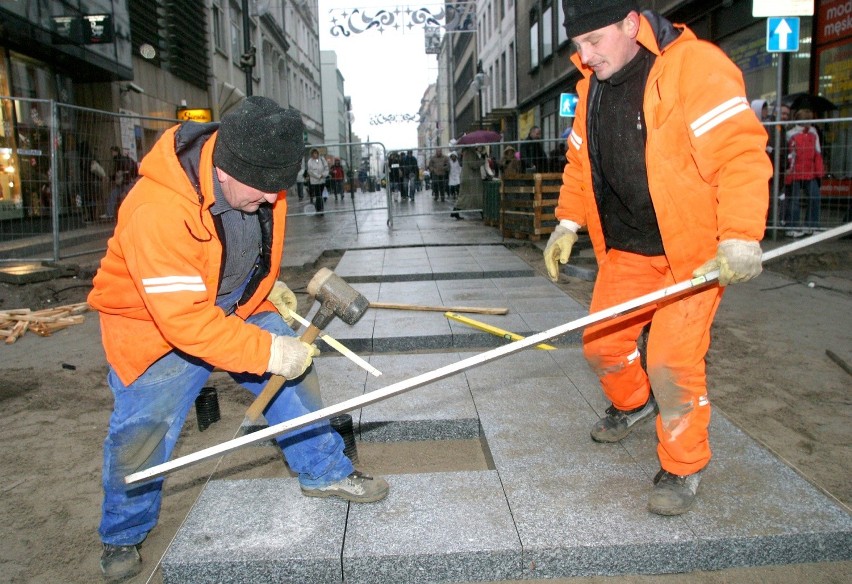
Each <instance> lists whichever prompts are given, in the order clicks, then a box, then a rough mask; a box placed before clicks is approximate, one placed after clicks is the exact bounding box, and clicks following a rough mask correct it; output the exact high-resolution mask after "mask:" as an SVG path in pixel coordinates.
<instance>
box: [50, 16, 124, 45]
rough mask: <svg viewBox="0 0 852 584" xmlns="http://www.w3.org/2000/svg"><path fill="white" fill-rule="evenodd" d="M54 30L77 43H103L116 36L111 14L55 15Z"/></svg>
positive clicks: (60, 35) (111, 40)
mask: <svg viewBox="0 0 852 584" xmlns="http://www.w3.org/2000/svg"><path fill="white" fill-rule="evenodd" d="M53 32H54V33H56V35H57V36H59V37H61V38H62V39H65V40H67V41H69V42H70V43H72V44H75V45H101V44H104V43H111V42H113V40H114V38H115V33H114V29H113V23H112V15H111V14H85V15H83V16H54V17H53Z"/></svg>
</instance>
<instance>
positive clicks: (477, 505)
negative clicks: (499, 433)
mask: <svg viewBox="0 0 852 584" xmlns="http://www.w3.org/2000/svg"><path fill="white" fill-rule="evenodd" d="M390 480H391V484H392V486H391V491H390V494H389V495H388V497H387V499H385V500H384V501H381V502H379V503H377V504H374V505H357V506H355V505H353V506H352V508H351V510H350V512H349V519H348V521H347V526H346V543H345V546H344V548H343V577H344V579H345V581H346V582H358V583H359V584H360V583H363V584H398V583H400V582H418V583H419V582H473V581H493V580H513V579H519V578H521V577H522V566H521V544H520V541H519V540H518V534H517V532H516V531H515V526H514V522H513V521H512V515H511V512H510V510H509V507H508V505H506V498H505V495H504V492H503V488H502V486H501V483H500V477H499V476H498V473H496V472H495V471H479V472H447V473H430V474H424V475H395V476H393V477H391V479H390Z"/></svg>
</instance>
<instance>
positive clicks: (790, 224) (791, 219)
mask: <svg viewBox="0 0 852 584" xmlns="http://www.w3.org/2000/svg"><path fill="white" fill-rule="evenodd" d="M787 187H788V188H787V200H786V201H785V202H786V203H787V206H786V213H785V215H786V217H785V219H786V221H785V225H786V227H787V229H794V228H796V227H799V226H800V225H799V218H800V216H801V212H802V209H801V202H800V201H801V200H802V199H803V198H804V200H805V202H806V203H807V211H806V215H805V221H804V223H803V225H802V226H803V227H810V228H814V227H819V216H820V202H821V201H820V193H819V182H817V180H816V179H811V180H796V181H793V183H792V184H790V185H787Z"/></svg>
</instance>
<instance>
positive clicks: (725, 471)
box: [466, 350, 852, 578]
mask: <svg viewBox="0 0 852 584" xmlns="http://www.w3.org/2000/svg"><path fill="white" fill-rule="evenodd" d="M572 353H573V358H574V359H575V360H579V359H581V358H582V357H581V355H580V353H579V351H570V350H560V351H558V352H550V353H549V354H548V355H547V356H548V357H551V358H553V359H555V360H557V361H558V362H560V363H565V362H566V361H567V360H568V358H566V357H570V356H571V354H572ZM563 355H564V357H563ZM576 365H577V367H575V368H573V369H574V370H576V371H580V369H581V367H580V366H579V363H577V364H576ZM558 369H560V370H561V369H563V367H560V368H558ZM527 374H528V378H527V379H523V378H521V377H520V376H518V377H517V378H513V379H505V380H503V384H502V386H501V384H500V383H495V382H493V381H491V382H487V378H486V379H476V378H474V377H472V376H470V375H469V374H466V376H468V380H469V383H470V386H471V392H472V394H473V396H474V401H475V403H476V407H477V412H478V413H479V416H480V421H481V424H482V427H483V432H484V433H485V439H486V441H487V443H488V446H489V448H490V451H491V455H492V457H493V460H494V463H495V467H496V468H497V470H498V472H500V476H501V479H502V480H503V485H504V487H505V489H506V495H507V498H508V500H509V505H510V507H511V508H512V514H513V517H514V519H515V523H516V526H517V528H518V532H519V534H520V537H521V541H522V543H523V546H524V566H525V567H529V566H535V568H534V570H531V571H530V573H529V574H527V577H537V578H555V577H571V576H580V575H583V576H588V575H616V574H627V573H639V574H641V573H670V572H681V571H694V570H718V569H722V568H727V567H734V566H746V565H763V564H784V563H789V562H791V561H792V562H813V561H830V560H842V559H849V557H850V556H852V553H850V549H852V548H850V545H849V544H850V543H852V518H850V516H849V514H848V513H847V512H846V511H845V510H844V509H842V508H841V507H839V506H838V505H837V504H836V503H834V502H833V501H832V500H830V499H829V498H827V497H826V496H825V495H824V494H822V493H821V492H820V491H819V490H818V489H816V488H815V487H814V486H812V485H811V484H810V483H808V482H807V481H806V480H804V479H803V478H801V477H800V476H798V475H797V474H796V473H795V472H794V471H793V470H791V469H790V468H789V467H787V466H786V465H784V464H783V463H782V462H781V461H779V460H778V459H776V458H775V457H774V456H772V455H771V454H770V453H768V452H766V451H765V450H763V449H762V448H760V447H759V446H758V445H757V444H756V443H754V442H753V441H752V440H751V439H750V438H749V437H748V436H746V435H745V434H744V433H743V432H742V431H741V430H739V429H737V428H736V427H735V426H734V425H733V424H732V423H731V422H730V421H729V420H727V419H726V418H725V417H724V416H723V415H722V414H721V413H719V412H715V413H714V415H713V420H712V422H711V428H710V433H711V444H712V446H713V449H714V459H713V460H712V461H711V463H710V465H709V466H708V467H707V469H706V470H705V472H704V476H703V480H702V485H701V489H700V497H699V498H698V499H697V500H696V504H695V506H694V507H693V509H692V510H691V511H690V512H689V513H687V514H685V515H683V516H680V517H674V518H664V517H659V516H656V515H654V514H652V513H649V512H648V511H647V510H646V508H645V506H646V502H647V498H648V494H649V493H650V491H651V488H652V477H653V476H654V474H655V473H656V472H657V470H658V469H659V462H658V460H657V456H656V432H655V428H654V425H653V424H645V425H643V426H640V427H639V428H637V429H636V430H635V431H634V432H633V433H632V434H631V435H630V436H628V437H627V438H626V439H624V440H623V441H622V442H621V443H619V444H596V443H594V442H592V440H591V439H590V437H589V429H590V428H591V425H592V424H593V423H594V421H595V420H596V419H597V418H598V414H597V413H596V408H600V407H602V404H601V400H600V399H595V400H593V403H590V401H589V400H588V399H586V397H585V395H584V394H582V393H580V392H579V391H577V390H576V389H575V387H576V386H577V385H581V384H587V383H588V382H589V379H590V378H589V377H588V374H587V373H580V375H578V376H576V381H575V380H571V379H570V374H569V376H568V377H569V379H564V378H562V379H560V378H559V377H551V378H545V377H539V376H535V373H534V372H530V371H527ZM598 392H599V391H598ZM599 393H600V392H599ZM593 404H594V405H593Z"/></svg>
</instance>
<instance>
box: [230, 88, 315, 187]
mask: <svg viewBox="0 0 852 584" xmlns="http://www.w3.org/2000/svg"><path fill="white" fill-rule="evenodd" d="M304 128H305V126H304V124H303V123H302V116H301V114H299V112H298V111H296V110H294V109H284V108H282V107H281V106H279V105H278V104H277V103H275V101H273V100H271V99H269V98H268V97H260V96H252V97H248V98H246V99H245V100H244V101H243V103H242V104H240V106H239V107H238V108H237V109H235V110H233V111H231V112H228V113H227V114H225V115H224V116H223V117H222V122H221V123H220V124H219V136H218V138H217V139H216V146H215V147H214V148H213V165H214V166H216V168H219V169H221V170H223V171H225V172H226V173H228V175H230V176H232V177H233V178H235V179H237V180H238V181H239V182H241V183H243V184H245V185H248V186H250V187H253V188H255V189H257V190H259V191H263V192H265V193H277V192H278V191H280V190H282V189H285V188H287V187H289V186H291V185H293V184H295V183H296V175H297V174H298V172H299V167H300V165H301V160H302V152H303V151H304V148H305V145H304V143H303V136H302V132H303V131H304Z"/></svg>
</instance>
